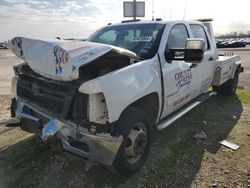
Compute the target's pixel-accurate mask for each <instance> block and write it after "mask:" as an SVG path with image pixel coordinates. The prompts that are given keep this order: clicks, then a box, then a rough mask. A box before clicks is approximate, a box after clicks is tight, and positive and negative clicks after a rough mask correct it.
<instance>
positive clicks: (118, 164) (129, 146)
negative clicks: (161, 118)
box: [112, 108, 153, 175]
mask: <svg viewBox="0 0 250 188" xmlns="http://www.w3.org/2000/svg"><path fill="white" fill-rule="evenodd" d="M119 122H120V123H119V127H118V132H119V133H120V134H121V135H122V136H123V142H122V144H121V146H120V149H119V151H118V154H117V156H116V158H115V160H114V162H113V165H112V167H113V169H114V170H115V171H116V172H118V173H119V174H121V175H131V174H133V173H134V172H136V171H137V170H139V169H140V168H141V167H142V165H143V164H144V162H145V161H146V159H147V156H148V153H149V150H150V146H151V143H152V137H153V127H152V123H151V121H150V119H149V118H148V116H147V115H146V113H145V112H144V111H143V110H141V109H138V108H128V109H127V110H126V111H125V112H124V113H123V114H122V115H121V118H120V120H119Z"/></svg>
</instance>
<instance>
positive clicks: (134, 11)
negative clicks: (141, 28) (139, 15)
mask: <svg viewBox="0 0 250 188" xmlns="http://www.w3.org/2000/svg"><path fill="white" fill-rule="evenodd" d="M133 7H134V10H133V15H134V20H136V0H134V6H133Z"/></svg>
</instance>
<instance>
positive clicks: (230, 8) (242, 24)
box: [0, 0, 250, 41]
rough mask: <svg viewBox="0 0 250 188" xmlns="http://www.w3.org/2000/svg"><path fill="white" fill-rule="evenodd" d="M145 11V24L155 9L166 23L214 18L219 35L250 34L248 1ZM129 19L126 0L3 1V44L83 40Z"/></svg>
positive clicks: (165, 0)
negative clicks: (27, 39) (25, 39)
mask: <svg viewBox="0 0 250 188" xmlns="http://www.w3.org/2000/svg"><path fill="white" fill-rule="evenodd" d="M126 1H129V0H126ZM140 1H142V0H140ZM152 5H153V6H152ZM145 7H146V8H145V13H146V15H145V17H144V18H140V19H142V20H150V19H152V7H153V10H154V11H153V12H154V17H155V18H163V19H164V20H165V19H166V20H182V19H185V20H190V19H199V18H213V20H214V21H213V26H214V30H215V33H216V34H221V33H228V32H233V31H237V32H247V31H250V1H249V0H237V1H236V0H235V1H232V0H145ZM126 19H127V18H124V17H123V0H69V1H66V0H44V1H40V0H0V41H3V40H9V39H11V38H13V37H15V36H23V37H33V38H54V37H62V38H81V39H83V38H87V37H88V36H89V35H90V34H91V33H92V32H94V31H95V30H96V29H98V28H100V27H102V26H105V25H107V24H108V23H117V22H120V21H122V20H126Z"/></svg>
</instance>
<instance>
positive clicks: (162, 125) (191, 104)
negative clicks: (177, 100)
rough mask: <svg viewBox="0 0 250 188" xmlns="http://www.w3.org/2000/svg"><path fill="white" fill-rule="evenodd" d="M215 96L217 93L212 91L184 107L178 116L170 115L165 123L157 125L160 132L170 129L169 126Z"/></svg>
mask: <svg viewBox="0 0 250 188" xmlns="http://www.w3.org/2000/svg"><path fill="white" fill-rule="evenodd" d="M213 95H216V93H215V92H212V91H209V92H207V93H204V94H203V95H201V96H200V97H198V98H197V99H196V100H195V101H193V102H192V103H190V104H189V105H188V106H186V107H184V108H183V109H182V110H180V111H179V112H177V113H176V114H174V115H172V116H171V115H170V117H169V118H167V119H166V120H165V121H163V122H160V123H158V124H157V129H158V130H162V129H165V128H166V127H168V126H169V125H171V124H172V123H174V122H175V121H176V120H177V119H179V118H180V117H182V116H183V115H184V114H186V113H188V112H189V111H190V110H192V109H193V108H194V107H196V106H198V105H199V104H201V103H202V102H204V101H206V100H207V99H208V98H210V97H211V96H213Z"/></svg>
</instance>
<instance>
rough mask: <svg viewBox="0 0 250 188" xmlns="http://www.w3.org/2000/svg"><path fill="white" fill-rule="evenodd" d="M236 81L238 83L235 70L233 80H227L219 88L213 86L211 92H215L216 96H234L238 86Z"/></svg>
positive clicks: (237, 72) (237, 74) (237, 75)
mask: <svg viewBox="0 0 250 188" xmlns="http://www.w3.org/2000/svg"><path fill="white" fill-rule="evenodd" d="M238 81H239V71H238V69H236V71H235V74H234V78H233V79H230V80H228V81H227V82H225V83H224V84H222V85H221V86H213V91H216V92H217V94H218V95H226V96H231V95H235V93H236V89H237V86H238Z"/></svg>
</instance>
